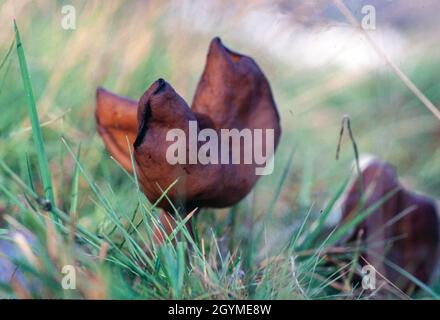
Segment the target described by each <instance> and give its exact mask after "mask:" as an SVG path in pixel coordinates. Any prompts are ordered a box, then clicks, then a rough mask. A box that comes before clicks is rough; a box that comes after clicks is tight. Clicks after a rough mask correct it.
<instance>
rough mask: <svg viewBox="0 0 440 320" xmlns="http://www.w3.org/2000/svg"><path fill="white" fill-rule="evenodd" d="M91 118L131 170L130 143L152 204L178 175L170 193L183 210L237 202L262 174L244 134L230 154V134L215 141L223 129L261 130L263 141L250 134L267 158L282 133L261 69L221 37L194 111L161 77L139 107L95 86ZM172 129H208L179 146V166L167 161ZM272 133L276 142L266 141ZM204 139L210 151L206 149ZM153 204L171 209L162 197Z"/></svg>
mask: <svg viewBox="0 0 440 320" xmlns="http://www.w3.org/2000/svg"><path fill="white" fill-rule="evenodd" d="M135 110H136V111H135ZM135 112H136V113H137V116H136V117H137V120H135ZM96 122H97V127H98V132H99V134H100V135H101V137H102V138H103V141H104V143H105V145H106V147H107V149H108V150H109V152H110V154H112V155H113V156H114V157H115V158H116V159H117V160H118V161H119V162H120V163H121V165H122V166H123V167H124V168H126V169H128V170H131V163H130V156H129V149H128V146H127V141H126V138H125V136H128V139H129V141H130V144H132V145H133V147H134V148H133V151H134V152H133V154H134V159H135V165H136V172H137V174H138V178H139V182H140V184H141V188H142V190H143V192H144V193H145V195H146V196H147V198H148V199H149V200H150V201H152V202H155V201H157V200H158V199H159V198H160V196H161V195H162V194H163V191H164V190H165V189H166V188H167V187H169V186H170V185H171V184H173V183H174V182H175V181H176V180H177V181H178V182H177V183H176V185H175V186H174V187H173V188H171V189H170V190H169V191H168V193H167V196H168V198H169V199H170V200H171V202H172V203H173V204H175V205H176V206H178V208H180V210H182V211H184V212H186V213H188V212H189V211H190V210H193V209H194V208H200V207H226V206H231V205H233V204H235V203H237V202H238V201H240V200H241V199H242V198H243V197H245V196H246V195H247V194H248V193H249V192H250V190H251V189H252V187H253V186H254V185H255V183H256V182H257V180H258V178H259V176H260V175H261V173H260V174H257V172H258V170H259V169H261V168H260V166H261V163H259V162H257V160H256V156H255V157H253V156H251V157H249V154H248V152H249V149H247V147H248V145H245V137H241V138H243V139H241V138H239V140H238V143H239V144H238V145H239V147H240V148H239V153H238V152H237V153H235V152H236V151H234V150H233V148H232V147H231V145H232V144H233V141H232V139H229V140H226V142H225V141H221V142H220V141H217V142H218V143H217V144H214V141H211V139H212V137H213V135H217V136H222V133H224V131H223V130H237V131H238V132H244V131H243V130H246V133H247V132H249V131H247V130H250V132H258V133H259V134H260V138H259V139H257V138H255V136H254V137H253V139H252V143H253V146H254V147H258V148H260V149H259V150H261V152H262V153H263V152H264V153H265V154H264V158H266V159H270V158H271V157H272V155H273V154H272V153H273V152H274V151H275V149H276V147H277V145H278V142H279V139H280V135H281V128H280V123H279V115H278V111H277V108H276V105H275V102H274V100H273V97H272V92H271V89H270V86H269V82H268V81H267V79H266V77H265V76H264V74H263V72H262V71H261V70H260V68H259V67H258V65H257V64H256V63H255V61H254V60H253V59H252V58H250V57H247V56H244V55H241V54H238V53H235V52H232V51H231V50H229V49H227V48H226V47H224V46H223V44H222V43H221V41H220V39H219V38H215V39H213V40H212V41H211V44H210V47H209V52H208V56H207V62H206V65H205V69H204V71H203V74H202V76H201V79H200V81H199V83H198V86H197V89H196V93H195V96H194V101H193V104H192V108H190V107H189V106H188V105H187V103H186V102H185V101H184V100H183V99H182V98H181V97H180V96H179V94H178V93H177V92H176V91H175V90H174V89H173V88H172V87H171V85H170V84H169V83H167V82H166V81H165V80H163V79H159V80H157V81H156V82H154V83H153V84H152V85H151V86H150V87H149V88H148V90H147V91H146V92H145V93H144V94H143V95H142V97H141V98H140V100H139V103H138V105H137V106H136V105H135V103H134V101H131V100H129V99H126V98H121V97H118V96H116V95H114V94H112V93H109V92H107V91H105V90H103V89H98V93H97V108H96ZM190 123H191V124H193V126H194V127H193V128H191V125H190ZM173 129H177V130H180V131H179V132H183V133H184V134H185V135H186V136H190V135H191V134H192V133H194V132H196V134H197V135H198V134H201V133H209V134H208V135H206V136H204V137H203V138H202V139H200V137H199V139H197V140H196V141H195V145H192V146H191V145H190V143H188V144H186V146H184V148H183V149H182V150H183V151H184V160H185V161H183V163H182V162H179V163H170V161H168V160H167V152H169V151H170V147H171V146H172V145H173V144H174V145H175V144H176V141H174V140H170V139H167V138H168V137H167V135H168V134H169V132H170V130H173ZM205 129H208V130H205ZM191 130H193V131H191ZM269 133H272V138H273V139H272V140H273V141H270V139H268V137H269V136H270V135H269ZM243 134H244V133H243ZM222 137H223V136H222ZM177 140H178V139H177ZM208 142H209V148H207V147H206V145H207V144H208ZM211 142H212V144H211ZM236 142H237V141H236ZM222 143H223V144H222ZM203 145H205V149H204V152H205V153H204V155H205V156H206V157H205V160H204V162H203V161H199V159H197V158H195V157H197V156H198V153H197V154H196V155H194V152H193V151H194V150H198V151H197V152H200V150H201V149H203ZM223 146H226V148H225V150H226V151H224V150H223V149H222V147H223ZM228 146H229V148H228ZM271 146H272V148H270V147H271ZM191 148H193V149H191ZM194 148H195V149H194ZM208 149H209V151H208ZM262 153H261V154H260V156H263V154H262ZM213 154H217V155H218V159H217V161H216V160H215V159H214V158H213V157H211V156H212V155H213ZM260 158H261V157H260ZM249 159H250V160H251V161H249ZM260 160H261V159H260ZM158 206H159V207H161V208H164V209H165V210H167V211H168V212H170V211H171V206H170V203H169V202H168V200H167V199H163V200H162V201H161V202H160V203H159V205H158Z"/></svg>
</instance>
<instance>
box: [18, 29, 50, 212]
mask: <svg viewBox="0 0 440 320" xmlns="http://www.w3.org/2000/svg"><path fill="white" fill-rule="evenodd" d="M14 29H15V42H16V45H17V55H18V61H19V63H20V71H21V78H22V80H23V85H24V90H25V93H26V98H27V104H28V108H29V110H28V111H29V118H30V121H31V126H32V136H33V138H34V142H35V145H36V147H37V156H38V164H39V167H40V174H41V179H42V181H43V186H44V193H45V197H46V198H47V200H49V201H50V203H51V205H52V206H54V205H55V201H54V200H55V198H54V194H53V188H52V179H51V176H50V170H49V161H48V159H47V154H46V151H45V148H44V141H43V136H42V133H41V127H40V122H39V119H38V113H37V108H36V105H35V99H34V93H33V91H32V84H31V79H30V76H29V72H28V68H27V63H26V57H25V54H24V50H23V45H22V43H21V39H20V33H19V31H18V27H17V24H16V22H15V20H14Z"/></svg>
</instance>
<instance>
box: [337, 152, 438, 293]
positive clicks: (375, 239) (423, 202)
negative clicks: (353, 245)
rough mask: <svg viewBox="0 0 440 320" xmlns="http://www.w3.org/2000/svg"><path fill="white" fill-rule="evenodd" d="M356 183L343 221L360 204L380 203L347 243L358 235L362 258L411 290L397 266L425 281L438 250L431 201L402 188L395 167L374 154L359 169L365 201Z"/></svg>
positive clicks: (347, 199) (344, 208) (363, 206)
mask: <svg viewBox="0 0 440 320" xmlns="http://www.w3.org/2000/svg"><path fill="white" fill-rule="evenodd" d="M359 186H360V185H359V183H358V181H354V182H353V184H352V185H351V186H350V188H349V189H348V192H347V193H346V195H345V199H344V201H343V205H342V221H343V222H344V221H347V220H349V219H351V218H353V215H354V214H355V213H356V212H359V211H361V210H363V209H367V208H371V207H372V206H374V205H376V206H378V207H377V209H375V210H374V211H373V212H372V213H371V214H370V215H368V217H367V218H366V219H365V220H364V221H363V222H362V223H361V224H360V225H359V226H358V227H357V228H356V230H354V233H353V234H352V236H351V237H350V239H347V240H348V242H350V241H354V240H355V239H356V238H357V237H358V236H361V239H362V240H363V241H365V243H366V245H367V249H366V251H365V252H364V254H363V257H364V259H365V260H366V261H368V264H370V265H372V266H373V267H374V268H375V269H376V270H377V271H378V273H379V274H380V275H382V276H384V277H385V278H386V279H387V280H389V281H391V282H392V283H393V284H394V285H396V286H397V287H398V288H400V289H401V290H404V291H410V289H412V288H414V287H415V285H414V283H413V282H412V281H410V280H409V279H408V278H407V277H405V276H404V275H402V273H401V272H399V270H397V268H396V267H395V266H398V267H400V268H402V269H404V270H406V271H408V272H409V273H411V274H412V275H414V276H415V277H416V278H417V279H419V280H420V281H422V282H424V283H428V282H429V281H430V280H431V277H432V275H433V273H434V270H435V267H436V265H437V263H438V252H439V219H438V213H437V209H436V205H435V203H434V201H433V200H431V199H430V198H428V197H426V196H422V195H419V194H416V193H414V192H412V191H410V190H407V189H405V187H403V186H402V184H401V183H400V182H399V180H398V178H397V174H396V171H395V169H394V168H393V167H392V166H391V165H390V164H388V163H386V162H383V161H380V160H377V159H370V161H368V162H367V163H366V165H365V166H364V167H363V168H362V189H361V192H362V193H363V194H364V203H362V202H361V192H359V191H360V190H359V189H360V188H359ZM362 263H363V264H365V261H363V262H362Z"/></svg>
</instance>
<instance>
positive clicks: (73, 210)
mask: <svg viewBox="0 0 440 320" xmlns="http://www.w3.org/2000/svg"><path fill="white" fill-rule="evenodd" d="M80 152H81V144H79V145H78V151H77V153H76V154H77V158H78V161H79V160H80ZM78 180H79V166H78V163H77V162H75V169H74V171H73V178H72V191H71V197H70V211H69V213H70V214H71V215H76V209H77V205H78Z"/></svg>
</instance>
